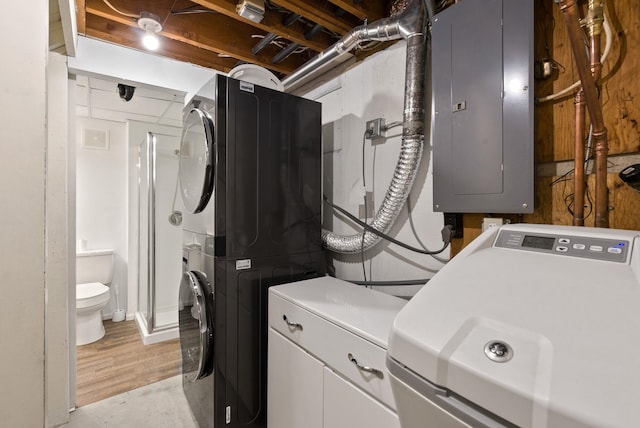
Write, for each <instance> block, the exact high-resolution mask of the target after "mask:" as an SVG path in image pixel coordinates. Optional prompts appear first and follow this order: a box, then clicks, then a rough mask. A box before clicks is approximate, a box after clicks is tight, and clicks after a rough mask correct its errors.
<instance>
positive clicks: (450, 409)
mask: <svg viewBox="0 0 640 428" xmlns="http://www.w3.org/2000/svg"><path fill="white" fill-rule="evenodd" d="M387 367H388V369H389V371H390V374H391V382H392V387H393V392H394V397H395V400H396V404H397V408H398V415H399V417H400V422H401V425H402V427H403V428H417V427H420V428H425V427H434V428H446V427H467V426H469V427H502V426H519V427H562V428H571V427H631V426H638V425H639V424H640V410H639V403H640V232H638V231H624V230H612V229H593V228H585V227H580V228H579V227H564V226H548V225H507V226H503V227H501V228H496V229H493V230H489V231H487V232H485V233H483V234H482V235H481V236H480V237H478V238H477V239H476V240H475V241H474V242H472V243H471V244H470V245H469V246H468V247H467V248H465V249H464V250H463V251H462V252H461V253H460V254H459V255H457V256H456V257H455V258H454V259H453V260H452V261H451V262H450V263H449V264H448V265H447V266H445V267H444V268H443V269H442V270H441V271H440V272H439V273H438V274H437V275H435V276H434V278H433V279H432V280H431V281H430V282H429V283H428V284H427V285H426V286H425V287H424V288H423V289H422V290H421V291H420V292H419V293H418V294H416V296H415V297H414V298H413V299H412V300H411V301H409V303H407V305H406V306H405V307H404V308H403V309H402V310H401V311H400V313H399V314H398V315H397V317H396V318H395V320H394V324H393V327H392V330H391V333H390V338H389V348H388V359H387Z"/></svg>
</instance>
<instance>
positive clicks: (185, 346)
mask: <svg viewBox="0 0 640 428" xmlns="http://www.w3.org/2000/svg"><path fill="white" fill-rule="evenodd" d="M179 293H180V306H179V308H178V320H179V328H180V348H181V352H182V375H183V376H184V378H185V379H187V380H188V381H190V382H195V381H196V380H198V379H200V378H203V377H205V376H208V375H209V374H211V372H212V370H213V358H212V356H213V315H214V314H213V293H212V292H211V287H210V286H209V283H208V282H207V280H206V278H205V277H204V275H203V274H202V273H199V272H195V271H191V272H184V273H183V274H182V281H181V282H180V292H179Z"/></svg>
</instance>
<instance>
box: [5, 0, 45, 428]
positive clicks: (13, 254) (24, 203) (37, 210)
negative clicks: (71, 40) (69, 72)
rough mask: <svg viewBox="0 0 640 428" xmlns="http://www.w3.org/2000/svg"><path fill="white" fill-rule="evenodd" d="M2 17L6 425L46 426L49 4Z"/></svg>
mask: <svg viewBox="0 0 640 428" xmlns="http://www.w3.org/2000/svg"><path fill="white" fill-rule="evenodd" d="M25 8H26V9H25ZM25 10H28V11H29V12H28V13H25ZM3 16H4V17H5V19H3V22H2V25H1V26H0V38H1V39H2V40H3V43H2V60H3V64H4V65H3V66H2V67H0V93H2V96H1V97H0V129H1V130H2V139H1V141H0V147H1V150H2V156H1V157H0V195H2V198H1V202H0V206H1V207H2V209H1V210H0V236H1V237H2V239H0V254H2V257H1V258H0V278H1V281H2V287H1V288H2V298H1V299H0V343H2V352H0V383H1V384H2V398H1V399H0V421H1V422H0V424H1V425H2V426H7V427H41V426H43V425H44V408H45V405H44V331H45V319H44V313H45V310H44V304H45V288H44V285H45V274H44V272H45V153H46V143H47V132H46V63H47V40H48V21H49V17H48V6H47V2H29V3H28V4H25V3H22V2H15V3H11V2H9V3H6V4H3ZM25 29H28V31H25Z"/></svg>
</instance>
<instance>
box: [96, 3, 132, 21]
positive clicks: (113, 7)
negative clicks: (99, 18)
mask: <svg viewBox="0 0 640 428" xmlns="http://www.w3.org/2000/svg"><path fill="white" fill-rule="evenodd" d="M102 1H103V2H104V4H106V5H107V6H109V7H110V8H111V9H112V10H113V11H114V12H116V13H119V14H120V15H122V16H126V17H128V18H134V19H140V15H135V14H133V13H126V12H122V11H121V10H118V9H117V8H116V7H115V6H114V5H112V4H111V3H109V0H102Z"/></svg>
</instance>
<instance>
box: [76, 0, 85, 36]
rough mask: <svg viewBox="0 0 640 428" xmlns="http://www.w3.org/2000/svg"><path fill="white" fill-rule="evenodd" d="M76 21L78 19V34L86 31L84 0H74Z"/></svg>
mask: <svg viewBox="0 0 640 428" xmlns="http://www.w3.org/2000/svg"><path fill="white" fill-rule="evenodd" d="M76 21H78V34H85V33H86V31H87V14H86V12H85V7H84V0H76Z"/></svg>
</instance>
